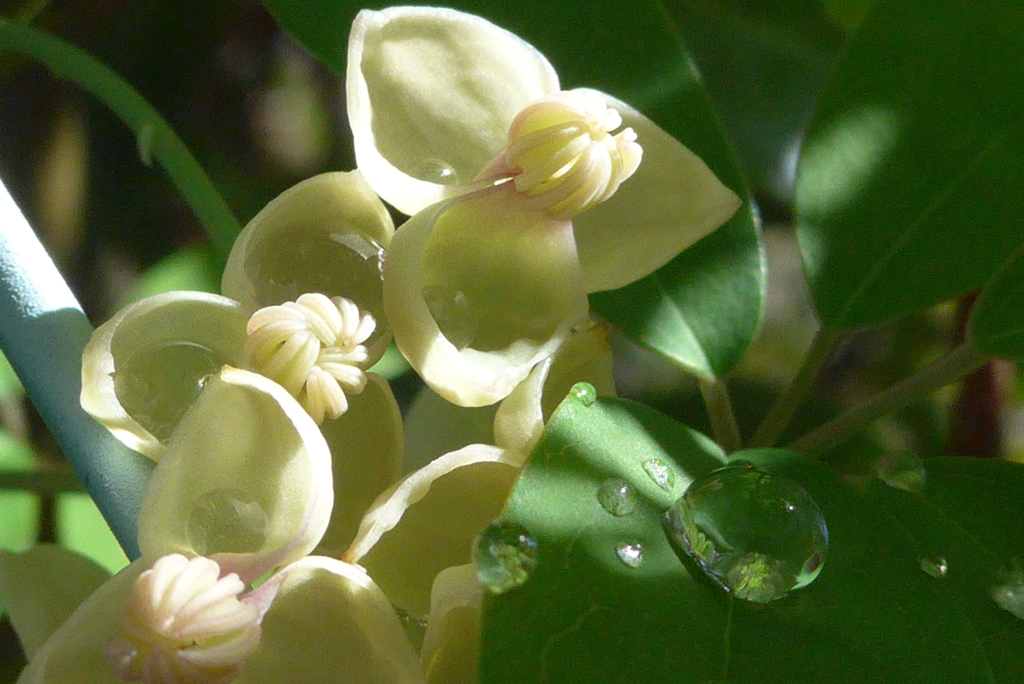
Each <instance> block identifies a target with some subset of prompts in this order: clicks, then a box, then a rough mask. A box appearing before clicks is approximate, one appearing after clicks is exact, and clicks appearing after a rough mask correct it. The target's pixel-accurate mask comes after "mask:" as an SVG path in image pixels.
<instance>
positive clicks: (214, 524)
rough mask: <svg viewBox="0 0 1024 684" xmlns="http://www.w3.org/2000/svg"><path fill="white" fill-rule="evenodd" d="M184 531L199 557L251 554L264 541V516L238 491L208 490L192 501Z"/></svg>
mask: <svg viewBox="0 0 1024 684" xmlns="http://www.w3.org/2000/svg"><path fill="white" fill-rule="evenodd" d="M186 531H187V537H188V542H189V544H191V545H192V548H193V550H194V551H195V552H196V553H197V554H198V555H200V556H210V555H213V554H215V553H252V552H254V551H258V550H259V549H260V548H261V547H262V546H263V543H264V542H265V541H266V539H267V514H266V513H265V512H264V511H263V507H262V506H260V504H259V503H257V502H256V501H255V500H254V499H253V498H252V497H250V496H248V495H247V494H246V493H245V492H243V491H242V490H240V489H212V490H210V491H208V492H206V493H204V494H203V495H201V496H200V497H198V498H197V499H195V500H194V501H193V502H192V505H191V507H190V508H189V512H188V525H187V527H186Z"/></svg>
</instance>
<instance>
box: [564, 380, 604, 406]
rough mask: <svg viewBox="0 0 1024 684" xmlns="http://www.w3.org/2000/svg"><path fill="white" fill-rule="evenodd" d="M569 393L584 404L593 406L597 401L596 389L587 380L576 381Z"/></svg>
mask: <svg viewBox="0 0 1024 684" xmlns="http://www.w3.org/2000/svg"><path fill="white" fill-rule="evenodd" d="M570 394H572V396H574V397H575V398H576V400H577V401H578V402H580V403H581V404H583V405H584V406H593V405H594V402H596V401H597V390H596V389H594V386H593V385H591V384H590V383H589V382H577V383H576V384H575V385H573V386H572V390H571V391H570Z"/></svg>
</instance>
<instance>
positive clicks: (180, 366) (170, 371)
mask: <svg viewBox="0 0 1024 684" xmlns="http://www.w3.org/2000/svg"><path fill="white" fill-rule="evenodd" d="M222 363H223V360H222V359H220V358H218V357H217V356H216V355H215V354H214V353H213V352H212V351H211V350H210V349H207V348H206V347H204V346H202V345H199V344H193V343H191V342H179V343H173V344H164V345H161V346H159V347H152V348H149V349H141V350H139V351H137V352H135V353H134V354H132V356H131V357H130V358H128V359H127V360H126V361H124V362H122V363H118V364H117V367H116V369H115V372H114V393H115V394H116V395H117V399H118V401H120V402H121V406H122V408H124V410H125V411H127V412H128V415H130V416H131V417H132V418H134V419H135V420H136V421H137V422H138V423H139V424H140V425H141V426H142V427H144V428H146V430H148V431H149V432H150V433H151V434H152V435H153V436H154V437H156V438H157V439H159V440H161V441H166V440H167V439H169V438H170V436H171V432H173V431H174V428H175V426H177V424H178V421H180V420H181V417H182V416H183V415H185V412H186V411H187V410H188V409H189V407H191V406H192V403H193V402H194V401H195V400H196V398H197V397H198V396H199V392H200V391H201V390H202V389H203V382H204V380H205V378H206V377H207V376H209V375H210V374H211V373H215V372H216V371H217V369H218V368H220V366H221V365H222Z"/></svg>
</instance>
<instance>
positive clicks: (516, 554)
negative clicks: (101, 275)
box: [473, 521, 540, 594]
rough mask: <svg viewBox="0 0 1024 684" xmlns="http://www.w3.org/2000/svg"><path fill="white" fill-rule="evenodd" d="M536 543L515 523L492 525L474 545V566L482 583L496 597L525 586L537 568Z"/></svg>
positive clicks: (479, 536)
mask: <svg viewBox="0 0 1024 684" xmlns="http://www.w3.org/2000/svg"><path fill="white" fill-rule="evenodd" d="M539 556H540V551H539V549H538V547H537V540H536V539H534V538H533V536H532V535H530V533H529V532H527V531H526V529H525V528H523V526H522V525H518V524H516V523H514V522H508V521H501V522H496V523H492V524H491V525H489V526H488V527H487V529H485V530H484V531H483V532H481V533H480V534H479V535H478V536H477V538H476V540H475V541H474V542H473V563H474V564H475V565H476V576H477V578H478V579H479V580H480V583H481V584H483V585H484V587H486V588H487V590H488V591H490V592H491V593H493V594H504V593H505V592H506V591H509V590H510V589H515V588H516V587H519V586H522V585H523V584H524V583H525V582H526V580H528V579H530V574H531V573H532V572H533V570H534V568H536V567H537V560H538V558H539Z"/></svg>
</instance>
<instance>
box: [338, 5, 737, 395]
mask: <svg viewBox="0 0 1024 684" xmlns="http://www.w3.org/2000/svg"><path fill="white" fill-rule="evenodd" d="M347 93H348V113H349V120H350V124H351V127H352V131H353V136H354V145H355V151H356V161H357V163H358V166H359V169H360V171H361V172H362V173H363V174H364V176H365V177H366V180H367V182H368V183H369V184H370V186H371V187H373V189H374V190H375V191H376V192H377V193H378V194H380V196H381V197H382V198H384V199H385V200H386V201H388V202H390V203H391V204H393V205H394V206H395V207H397V208H398V209H399V210H400V211H402V212H405V213H407V214H411V215H412V218H410V219H409V221H408V222H407V223H406V224H404V225H403V226H402V227H401V228H400V229H399V231H398V232H397V233H396V236H395V238H394V240H393V241H392V243H391V247H390V248H389V250H388V258H387V260H386V261H385V265H384V275H385V278H384V302H385V310H386V312H387V316H388V320H389V324H390V325H391V328H392V331H393V332H394V335H395V340H396V341H397V343H398V346H399V348H400V349H401V350H402V352H403V353H404V354H405V356H406V357H407V358H408V360H409V362H410V363H411V364H412V365H413V367H414V368H416V370H417V371H418V372H419V373H420V375H421V376H423V378H424V380H425V381H426V382H427V383H428V384H429V385H430V386H431V387H432V388H434V389H435V390H436V391H437V392H438V393H439V394H441V395H442V396H444V397H445V398H447V399H449V400H450V401H453V402H455V403H458V404H461V405H465V406H479V405H486V404H491V403H494V402H496V401H498V400H500V399H501V398H503V397H504V396H506V395H507V394H508V393H509V392H511V391H512V389H513V388H514V387H515V386H516V385H517V384H518V383H519V382H521V381H522V380H523V379H524V378H525V377H526V375H527V374H528V373H529V371H530V369H531V368H532V367H533V366H534V365H535V364H536V363H538V362H539V361H540V360H542V359H544V358H546V357H548V356H550V354H551V353H552V352H553V351H554V349H555V348H557V346H558V345H559V344H560V343H561V342H562V340H563V339H564V338H565V336H566V335H567V334H568V331H569V330H570V329H571V328H572V327H573V326H574V325H576V324H578V323H580V322H581V321H582V320H584V319H585V318H586V316H587V311H588V307H587V299H586V295H587V293H589V292H596V291H600V290H609V289H615V288H618V287H622V286H624V285H626V284H629V283H631V282H633V281H635V280H637V279H639V278H642V277H644V276H645V275H648V274H649V273H651V272H653V271H654V270H656V269H657V268H659V267H661V266H663V265H664V264H666V263H667V262H668V261H669V260H671V259H672V258H673V257H675V256H676V255H677V254H679V252H681V251H682V250H683V249H685V248H687V247H689V246H690V245H692V244H693V243H694V242H696V241H697V240H699V239H700V238H702V237H704V236H705V235H707V234H708V233H710V232H711V231H713V230H714V229H716V228H717V227H718V226H720V225H721V224H722V223H724V222H725V221H726V220H728V219H729V217H730V216H732V214H733V213H734V212H735V211H736V209H737V208H738V207H739V205H740V200H739V198H738V197H737V196H736V195H735V194H734V193H733V192H732V191H731V190H729V189H728V188H726V187H725V186H724V185H722V183H721V182H720V181H719V180H718V179H717V178H716V177H715V175H714V174H713V173H712V172H711V171H710V170H709V169H708V168H707V166H706V165H705V164H704V163H703V162H702V161H701V160H700V159H699V158H698V157H697V156H696V155H694V154H693V153H692V152H690V151H689V150H688V149H687V148H686V147H684V146H683V145H682V144H681V143H680V142H678V141H677V140H675V139H674V138H672V136H670V135H668V134H667V133H666V132H664V131H663V130H661V129H660V128H658V126H656V125H655V124H654V123H653V122H651V121H650V120H649V119H647V118H646V117H644V116H643V115H642V114H640V113H639V112H638V111H637V110H636V109H634V108H633V107H631V106H629V105H628V104H626V103H624V102H621V101H619V100H617V99H615V98H614V97H611V96H610V95H606V94H604V93H600V92H598V91H595V90H588V89H577V90H568V91H566V90H562V89H561V86H560V84H559V81H558V77H557V75H556V74H555V72H554V69H553V68H552V67H551V65H550V64H549V63H548V62H547V60H546V59H545V58H544V56H543V55H541V54H540V53H539V52H538V51H537V50H536V49H534V48H533V47H531V46H530V45H529V44H527V43H526V42H524V41H523V40H521V39H520V38H518V37H516V36H515V35H513V34H511V33H509V32H508V31H505V30H503V29H501V28H498V27H497V26H494V25H493V24H491V23H489V22H487V21H486V20H484V19H481V18H479V17H475V16H472V15H468V14H464V13H461V12H457V11H454V10H450V9H442V8H424V7H394V8H389V9H386V10H383V11H380V12H375V11H368V10H367V11H363V12H361V13H360V14H359V15H358V16H357V17H356V20H355V23H354V24H353V27H352V33H351V36H350V39H349V48H348V73H347Z"/></svg>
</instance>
